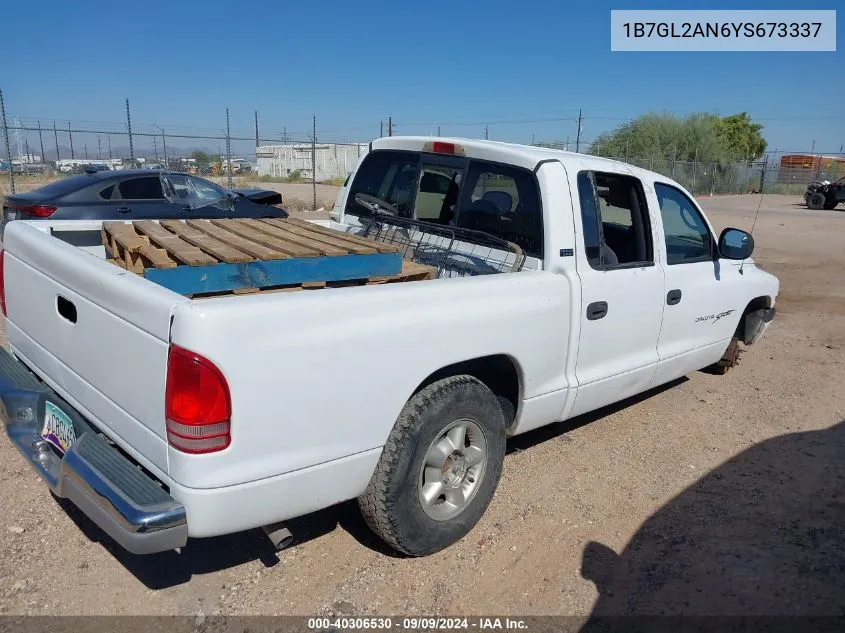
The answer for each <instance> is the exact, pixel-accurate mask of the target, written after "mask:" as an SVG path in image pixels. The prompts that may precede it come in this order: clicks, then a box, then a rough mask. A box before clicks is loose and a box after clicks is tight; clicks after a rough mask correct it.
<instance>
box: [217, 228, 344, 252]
mask: <svg viewBox="0 0 845 633" xmlns="http://www.w3.org/2000/svg"><path fill="white" fill-rule="evenodd" d="M211 223H212V224H214V225H215V226H219V227H221V228H224V229H226V230H227V231H230V232H231V233H234V234H236V235H240V236H241V237H245V238H247V239H250V240H252V241H253V242H258V243H259V244H263V245H264V246H267V247H268V248H272V249H274V250H277V251H280V252H282V253H287V254H288V255H291V256H293V257H317V256H319V255H343V254H344V253H345V252H346V251H343V250H341V249H339V248H338V249H336V248H332V247H325V248H317V247H315V248H308V247H306V246H303V245H302V244H304V243H305V242H302V243H300V242H295V241H293V240H291V239H287V238H286V236H287V235H288V234H287V233H283V232H282V231H278V233H279V234H280V235H281V236H279V237H277V236H276V234H275V233H271V231H274V230H275V229H274V228H273V227H270V226H268V225H266V224H260V225H259V223H258V222H254V221H250V220H211ZM261 227H263V228H261Z"/></svg>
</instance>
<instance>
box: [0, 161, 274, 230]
mask: <svg viewBox="0 0 845 633" xmlns="http://www.w3.org/2000/svg"><path fill="white" fill-rule="evenodd" d="M281 202H282V197H281V194H278V193H276V192H274V191H265V190H260V189H248V190H237V189H235V190H231V189H225V188H223V187H220V186H218V185H215V184H214V183H213V182H209V181H208V180H205V179H203V178H197V177H196V176H190V175H188V174H183V173H180V172H171V171H164V170H150V169H127V170H120V171H102V172H97V173H88V174H83V175H79V176H71V177H70V178H64V179H62V180H57V181H55V182H52V183H50V184H49V185H45V186H44V187H40V188H38V189H35V190H34V191H30V192H29V193H21V194H17V195H14V196H8V197H7V198H6V199H5V200H4V202H3V227H4V228H5V225H6V223H7V222H10V221H13V220H46V219H49V220H140V219H156V220H159V219H162V220H163V219H169V218H177V219H184V218H204V219H210V218H285V217H287V215H288V214H287V213H286V212H285V211H284V210H282V209H281V208H280V207H278V206H276V205H279V204H281Z"/></svg>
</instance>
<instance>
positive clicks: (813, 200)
mask: <svg viewBox="0 0 845 633" xmlns="http://www.w3.org/2000/svg"><path fill="white" fill-rule="evenodd" d="M824 204H825V197H824V194H823V193H818V192H816V193H813V194H810V195H809V196H808V197H807V207H808V208H810V209H812V210H813V211H821V210H822V209H823V208H824Z"/></svg>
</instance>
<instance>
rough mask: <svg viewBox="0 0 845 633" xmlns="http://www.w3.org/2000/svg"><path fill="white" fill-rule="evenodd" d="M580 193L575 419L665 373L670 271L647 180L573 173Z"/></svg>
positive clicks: (578, 214)
mask: <svg viewBox="0 0 845 633" xmlns="http://www.w3.org/2000/svg"><path fill="white" fill-rule="evenodd" d="M570 179H572V180H573V181H574V182H572V181H571V182H570V185H571V188H572V191H573V192H576V191H577V192H578V198H579V202H580V204H579V207H580V213H579V212H578V207H576V208H575V226H576V229H577V231H578V233H579V234H580V241H579V243H578V248H576V249H575V251H576V267H577V270H578V276H579V277H580V279H581V297H582V301H581V336H580V341H579V345H578V359H577V362H576V370H575V374H576V378H577V380H578V392H577V395H576V398H575V404H574V407H573V410H572V415H578V414H581V413H585V412H587V411H591V410H593V409H596V408H598V407H601V406H604V405H606V404H609V403H611V402H615V401H618V400H621V399H622V398H626V397H628V396H631V395H633V394H635V393H638V392H640V391H642V390H643V389H645V388H646V387H647V385H648V384H649V382H650V381H651V379H652V376H653V375H654V372H655V370H656V368H657V362H658V355H657V338H658V335H659V333H660V322H661V319H662V317H663V285H664V284H663V268H662V267H661V266H660V265H659V263H658V262H657V261H656V260H655V256H654V242H655V233H654V227H653V225H654V220H653V218H652V217H651V215H650V213H649V208H648V205H647V202H646V198H645V192H644V188H643V185H642V182H640V180H639V179H637V178H635V177H633V176H630V175H622V174H615V173H607V172H593V171H589V170H582V171H580V172H577V173H576V172H574V171H572V172H570Z"/></svg>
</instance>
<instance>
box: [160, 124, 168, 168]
mask: <svg viewBox="0 0 845 633" xmlns="http://www.w3.org/2000/svg"><path fill="white" fill-rule="evenodd" d="M161 147H162V149H163V151H164V168H165V169H167V138H166V137H165V136H164V130H162V131H161Z"/></svg>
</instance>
